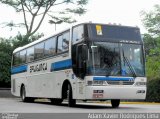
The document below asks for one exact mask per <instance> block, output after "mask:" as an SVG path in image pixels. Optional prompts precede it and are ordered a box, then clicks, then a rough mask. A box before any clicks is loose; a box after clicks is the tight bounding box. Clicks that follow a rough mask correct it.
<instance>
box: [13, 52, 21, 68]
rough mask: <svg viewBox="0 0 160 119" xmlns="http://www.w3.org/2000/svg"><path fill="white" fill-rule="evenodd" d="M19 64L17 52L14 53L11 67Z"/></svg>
mask: <svg viewBox="0 0 160 119" xmlns="http://www.w3.org/2000/svg"><path fill="white" fill-rule="evenodd" d="M19 64H20V60H19V52H17V53H15V54H14V55H13V65H14V66H15V65H19Z"/></svg>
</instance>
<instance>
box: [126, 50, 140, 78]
mask: <svg viewBox="0 0 160 119" xmlns="http://www.w3.org/2000/svg"><path fill="white" fill-rule="evenodd" d="M123 59H124V61H126V63H127V64H128V66H129V69H130V71H131V72H132V74H133V77H137V75H136V72H135V71H134V69H133V67H132V65H131V63H130V61H129V60H128V58H127V57H125V56H124V50H123Z"/></svg>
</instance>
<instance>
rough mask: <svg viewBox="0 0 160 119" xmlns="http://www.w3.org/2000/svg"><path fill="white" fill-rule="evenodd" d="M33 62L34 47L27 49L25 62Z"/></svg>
mask: <svg viewBox="0 0 160 119" xmlns="http://www.w3.org/2000/svg"><path fill="white" fill-rule="evenodd" d="M33 60H34V47H30V48H28V49H27V62H31V61H33Z"/></svg>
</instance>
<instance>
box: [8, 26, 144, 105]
mask: <svg viewBox="0 0 160 119" xmlns="http://www.w3.org/2000/svg"><path fill="white" fill-rule="evenodd" d="M146 81H147V79H146V77H145V59H144V48H143V41H142V39H141V34H140V30H139V28H137V27H129V26H120V25H110V24H96V23H82V24H78V25H75V26H72V27H71V28H69V29H66V30H64V31H62V32H59V33H56V34H54V35H53V36H51V37H48V38H44V39H40V40H37V41H34V42H32V43H30V44H27V45H25V46H23V47H20V48H17V49H15V50H14V52H13V58H12V68H11V92H12V94H13V95H15V96H20V97H21V98H22V101H24V102H27V101H33V100H34V99H36V98H47V99H50V100H51V102H52V103H53V104H61V103H62V101H63V100H68V105H69V106H74V105H75V104H76V100H83V101H88V100H95V101H96V100H97V101H99V100H100V101H105V100H111V104H112V107H118V106H119V104H120V100H123V99H127V100H129V99H132V100H133V99H138V100H139V99H142V100H143V99H145V97H146Z"/></svg>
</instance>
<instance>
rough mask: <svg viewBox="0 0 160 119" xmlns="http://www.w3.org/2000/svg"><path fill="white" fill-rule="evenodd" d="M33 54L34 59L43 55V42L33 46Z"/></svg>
mask: <svg viewBox="0 0 160 119" xmlns="http://www.w3.org/2000/svg"><path fill="white" fill-rule="evenodd" d="M34 56H35V58H34V59H40V58H42V57H43V56H44V43H40V44H37V45H36V46H35V50H34Z"/></svg>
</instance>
